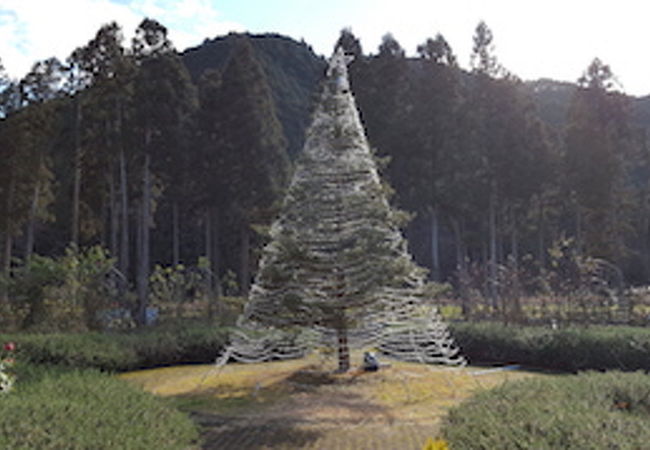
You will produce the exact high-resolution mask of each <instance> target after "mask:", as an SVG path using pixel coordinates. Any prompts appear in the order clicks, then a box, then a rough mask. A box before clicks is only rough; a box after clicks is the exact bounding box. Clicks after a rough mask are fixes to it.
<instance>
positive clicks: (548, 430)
mask: <svg viewBox="0 0 650 450" xmlns="http://www.w3.org/2000/svg"><path fill="white" fill-rule="evenodd" d="M649 421H650V377H649V376H648V375H646V374H644V373H641V372H636V373H621V372H617V371H611V372H607V373H593V372H583V373H581V374H579V375H562V376H554V377H550V378H533V379H528V380H521V381H518V382H512V383H506V384H504V385H502V386H500V387H497V388H495V389H491V390H489V391H485V392H483V393H481V394H479V395H477V396H474V397H472V398H470V399H468V400H466V401H465V402H463V403H462V404H461V405H459V406H457V407H455V408H453V409H452V410H451V411H450V412H449V414H448V416H447V418H446V419H445V423H444V425H443V429H442V432H443V435H444V436H445V439H447V440H448V441H449V444H450V448H453V449H456V450H463V449H472V450H481V449H485V450H488V449H489V450H492V449H506V450H507V449H522V448H531V449H533V448H534V449H549V450H550V449H562V448H576V449H578V448H579V449H603V448H616V449H630V450H631V449H642V448H648V445H649V443H650V427H649V426H648V423H649Z"/></svg>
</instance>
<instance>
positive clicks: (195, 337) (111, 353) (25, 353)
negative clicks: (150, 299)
mask: <svg viewBox="0 0 650 450" xmlns="http://www.w3.org/2000/svg"><path fill="white" fill-rule="evenodd" d="M226 339H227V331H226V330H225V329H223V328H219V327H217V326H215V325H212V324H197V323H193V324H179V325H175V326H161V327H151V328H145V329H142V330H136V331H133V332H130V333H115V334H112V333H99V332H96V333H79V334H73V333H70V334H63V333H56V334H26V333H21V334H0V343H1V342H7V341H13V342H16V344H17V356H18V359H19V360H21V361H23V362H28V363H33V364H48V365H52V364H53V365H63V366H66V367H71V368H95V369H100V370H106V371H127V370H134V369H140V368H146V367H154V366H164V365H172V364H180V363H195V362H212V361H214V360H215V358H216V357H217V355H218V354H219V352H220V350H221V349H222V348H223V346H224V344H225V342H226Z"/></svg>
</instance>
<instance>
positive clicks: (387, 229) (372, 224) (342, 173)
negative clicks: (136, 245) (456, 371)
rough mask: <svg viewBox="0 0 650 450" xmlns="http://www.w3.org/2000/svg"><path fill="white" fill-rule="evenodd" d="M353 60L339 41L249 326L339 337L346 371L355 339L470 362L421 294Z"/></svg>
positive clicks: (417, 355)
mask: <svg viewBox="0 0 650 450" xmlns="http://www.w3.org/2000/svg"><path fill="white" fill-rule="evenodd" d="M346 64H347V57H346V56H345V54H344V52H343V50H342V49H341V48H339V49H338V51H337V52H336V53H335V54H334V56H333V57H332V59H331V61H330V66H329V69H328V72H327V79H326V81H325V84H324V86H323V91H322V94H321V98H320V102H319V104H318V107H317V109H316V112H315V115H314V118H313V122H312V124H311V126H310V128H309V130H308V133H307V140H306V143H305V147H304V150H303V153H302V155H301V157H300V159H299V161H298V165H297V168H296V172H295V174H294V176H293V179H292V182H291V185H290V187H289V191H288V193H287V196H286V197H285V199H284V204H283V207H282V212H281V214H280V217H279V218H278V219H277V220H276V222H274V224H273V226H272V229H271V238H272V241H271V243H270V244H269V245H268V246H267V247H266V248H265V250H264V253H263V257H262V260H261V264H260V270H259V273H258V276H257V278H256V281H255V284H254V285H253V288H252V290H251V300H250V302H249V304H248V305H247V307H246V312H245V316H244V318H243V319H244V320H243V321H242V322H241V323H242V324H243V325H246V324H252V325H253V326H254V325H255V324H260V325H263V326H271V327H279V328H291V327H293V326H299V327H306V328H311V329H316V330H320V331H321V332H322V336H323V337H324V339H328V338H331V337H335V339H336V341H337V343H338V367H339V370H340V371H346V370H348V369H349V367H350V353H349V347H350V342H349V341H350V339H353V340H354V341H355V342H354V343H356V344H359V343H360V342H363V343H365V344H368V343H369V342H372V343H373V344H375V345H377V346H378V347H379V348H380V350H381V351H383V352H385V353H387V354H391V355H393V356H396V357H402V358H405V359H412V360H416V361H421V362H446V363H450V362H455V363H459V362H462V361H463V360H462V358H459V357H458V356H457V349H456V348H455V347H454V346H453V343H452V342H451V339H450V338H449V336H448V334H447V331H446V328H445V326H444V325H443V324H442V322H441V321H440V318H439V316H438V314H437V311H436V309H435V307H433V306H432V305H430V304H428V303H426V302H425V301H424V299H423V295H424V271H423V270H422V269H420V268H419V267H417V266H416V265H415V264H414V263H413V261H412V259H411V257H410V255H409V254H408V253H407V251H406V242H405V240H404V238H403V237H402V235H401V233H400V231H399V225H400V223H401V221H402V219H403V216H402V215H401V214H399V213H398V212H396V211H395V210H393V209H392V208H391V207H390V206H389V204H388V202H387V200H386V190H385V186H384V185H382V183H381V181H380V178H379V175H378V172H377V168H376V165H375V161H374V159H373V157H372V155H371V152H370V149H369V146H368V142H367V140H366V137H365V133H364V130H363V126H362V125H361V122H360V120H359V115H358V112H357V109H356V105H355V102H354V98H353V96H352V94H351V93H350V89H349V84H348V78H347V67H346ZM244 341H245V340H244ZM253 348H254V349H255V347H253ZM250 349H251V347H250V346H246V345H241V346H240V347H238V346H237V341H235V346H234V349H232V351H233V352H234V353H233V354H235V355H237V352H238V351H239V350H241V352H242V353H244V354H243V355H240V356H242V357H247V356H248V355H246V354H245V353H246V352H247V351H249V350H250ZM257 350H258V351H259V352H260V353H262V354H263V355H266V356H269V355H270V356H272V355H273V353H272V352H271V353H268V352H265V351H264V349H259V348H257Z"/></svg>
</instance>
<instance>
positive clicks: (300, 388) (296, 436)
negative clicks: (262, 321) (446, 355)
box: [121, 357, 539, 450]
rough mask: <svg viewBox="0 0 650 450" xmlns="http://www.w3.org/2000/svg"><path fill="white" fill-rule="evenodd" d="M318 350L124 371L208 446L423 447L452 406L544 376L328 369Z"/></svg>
mask: <svg viewBox="0 0 650 450" xmlns="http://www.w3.org/2000/svg"><path fill="white" fill-rule="evenodd" d="M327 367H329V366H328V365H327V364H325V365H323V363H322V362H321V361H319V360H318V359H317V358H316V357H310V358H306V359H302V360H298V361H283V362H273V363H264V364H252V365H239V364H232V365H228V366H226V367H224V368H222V369H219V370H216V369H215V368H214V367H213V366H209V365H207V366H206V365H201V366H198V365H193V366H177V367H167V368H162V369H154V370H145V371H139V372H132V373H128V374H124V375H121V377H122V378H123V379H126V380H129V381H130V382H133V383H135V384H138V385H140V386H142V387H143V388H144V389H145V390H148V391H150V392H153V393H155V394H157V395H161V396H165V397H169V398H170V401H172V402H173V403H174V404H175V405H176V406H178V407H179V408H181V409H182V410H184V411H188V412H190V414H191V415H192V417H193V418H194V420H195V421H196V422H197V423H198V424H199V425H201V428H202V430H203V432H202V436H203V440H204V443H203V448H206V449H237V450H239V449H328V450H330V449H331V450H336V449H341V450H353V449H354V450H357V449H373V450H375V449H377V450H379V449H396V450H402V449H404V450H408V449H421V448H422V447H423V446H424V443H425V442H426V440H427V438H436V437H437V436H438V433H439V427H440V420H441V418H442V417H443V416H444V415H445V413H446V411H447V410H448V409H449V408H450V407H451V406H453V405H455V404H457V403H459V402H460V401H462V400H463V399H465V398H467V397H468V396H470V395H472V394H473V393H476V392H477V391H480V390H481V389H489V388H490V387H493V386H495V385H497V384H500V383H503V382H508V381H510V380H515V379H520V378H525V377H530V376H539V375H538V374H533V373H530V372H522V371H498V370H497V371H483V370H481V369H479V368H476V367H468V368H462V369H460V368H445V367H433V368H432V367H430V366H423V365H419V364H409V363H401V362H393V363H392V365H391V367H388V368H383V369H381V370H380V371H379V372H376V373H361V372H359V371H356V372H354V371H353V372H352V373H347V374H333V373H331V372H328V371H327V370H326V368H327Z"/></svg>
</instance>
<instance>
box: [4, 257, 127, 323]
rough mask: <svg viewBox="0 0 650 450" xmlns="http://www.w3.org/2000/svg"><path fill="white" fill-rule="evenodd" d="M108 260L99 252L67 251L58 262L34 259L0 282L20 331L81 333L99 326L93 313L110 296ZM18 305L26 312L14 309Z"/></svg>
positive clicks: (111, 263)
mask: <svg viewBox="0 0 650 450" xmlns="http://www.w3.org/2000/svg"><path fill="white" fill-rule="evenodd" d="M113 262H114V261H113V259H111V258H109V257H108V254H107V252H106V251H105V250H103V249H102V248H101V247H98V246H95V247H90V248H87V249H84V250H78V249H75V248H74V247H71V248H68V249H66V251H65V254H64V255H62V256H60V257H58V258H49V257H45V256H39V255H33V256H32V258H31V259H30V260H29V262H27V263H26V264H25V265H23V266H21V267H19V268H17V269H16V270H15V271H14V276H13V277H12V278H11V279H9V280H4V281H3V282H4V283H5V285H6V287H7V289H8V293H9V296H10V298H11V300H12V301H11V304H12V305H14V307H13V309H14V310H17V311H19V312H20V314H18V312H15V313H14V315H15V316H16V317H20V318H21V320H22V323H21V324H20V328H30V329H34V330H39V331H61V330H66V331H69V330H77V331H83V330H86V329H93V328H97V327H98V326H99V324H98V322H97V313H98V311H100V310H102V309H105V308H106V307H108V306H109V305H110V304H111V302H112V300H111V298H112V297H113V296H114V294H115V293H114V292H112V291H113V289H112V287H111V284H110V283H108V282H107V281H108V274H109V273H110V271H111V269H112V267H113ZM16 305H22V308H23V309H25V311H22V310H21V308H17V307H16Z"/></svg>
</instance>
